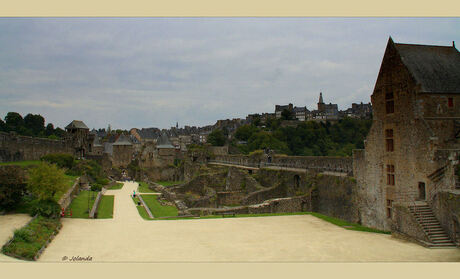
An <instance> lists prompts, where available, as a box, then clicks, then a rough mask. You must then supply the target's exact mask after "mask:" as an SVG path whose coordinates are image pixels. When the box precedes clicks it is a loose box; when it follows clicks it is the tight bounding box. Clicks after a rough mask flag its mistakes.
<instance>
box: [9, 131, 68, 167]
mask: <svg viewBox="0 0 460 279" xmlns="http://www.w3.org/2000/svg"><path fill="white" fill-rule="evenodd" d="M73 151H74V150H73V148H72V142H71V141H70V140H52V139H45V138H35V137H27V136H19V135H16V134H13V133H9V134H8V133H3V132H0V162H11V161H24V160H26V161H27V160H39V159H40V157H42V156H44V155H46V154H50V153H67V154H73Z"/></svg>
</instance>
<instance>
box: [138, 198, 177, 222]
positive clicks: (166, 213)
mask: <svg viewBox="0 0 460 279" xmlns="http://www.w3.org/2000/svg"><path fill="white" fill-rule="evenodd" d="M142 199H143V200H144V202H145V204H146V205H147V206H148V207H149V209H150V212H152V214H153V216H155V218H158V217H170V216H177V214H178V210H177V208H176V207H175V206H171V205H161V204H160V202H159V201H158V196H156V195H142Z"/></svg>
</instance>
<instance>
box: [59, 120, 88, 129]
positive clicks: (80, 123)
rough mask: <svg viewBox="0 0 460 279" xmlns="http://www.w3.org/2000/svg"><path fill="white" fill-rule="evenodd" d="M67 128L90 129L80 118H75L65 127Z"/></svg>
mask: <svg viewBox="0 0 460 279" xmlns="http://www.w3.org/2000/svg"><path fill="white" fill-rule="evenodd" d="M65 128H66V129H88V130H89V128H88V126H86V125H85V123H83V121H80V120H74V121H72V122H70V124H69V125H67V126H66V127H65Z"/></svg>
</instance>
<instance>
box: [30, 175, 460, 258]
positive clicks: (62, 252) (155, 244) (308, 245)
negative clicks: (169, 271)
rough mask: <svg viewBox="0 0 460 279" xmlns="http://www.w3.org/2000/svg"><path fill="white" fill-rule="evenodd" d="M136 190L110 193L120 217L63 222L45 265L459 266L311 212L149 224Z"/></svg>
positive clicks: (435, 252) (440, 253)
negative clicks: (82, 261) (77, 261)
mask: <svg viewBox="0 0 460 279" xmlns="http://www.w3.org/2000/svg"><path fill="white" fill-rule="evenodd" d="M136 188H137V183H133V182H127V183H125V185H124V187H123V188H122V189H120V190H109V191H107V193H106V195H114V196H115V206H114V218H113V219H99V220H90V219H71V218H64V219H62V222H63V228H62V229H61V231H60V233H59V234H58V235H57V237H56V238H55V239H54V240H53V241H52V243H51V244H50V245H49V246H48V248H47V249H46V250H45V252H44V253H43V254H42V256H41V257H40V258H39V261H41V262H62V261H66V260H67V261H68V259H70V258H72V257H82V258H85V257H88V256H89V257H91V258H92V261H93V262H395V261H396V262H440V261H451V262H459V261H460V251H459V249H428V248H424V247H422V246H419V245H417V244H414V243H411V242H407V241H403V240H399V239H395V238H392V237H391V236H390V235H386V234H379V233H369V232H359V231H351V230H346V229H343V228H340V227H338V226H335V225H333V224H330V223H328V222H325V221H323V220H320V219H318V218H316V217H314V216H311V215H294V216H271V217H258V218H250V217H249V218H223V219H196V220H193V219H192V220H150V221H147V220H144V219H142V217H141V216H140V215H139V213H138V211H137V209H136V207H135V205H134V203H133V201H132V199H131V196H130V195H131V193H132V192H133V190H135V189H136ZM65 257H66V258H65ZM63 259H65V260H63Z"/></svg>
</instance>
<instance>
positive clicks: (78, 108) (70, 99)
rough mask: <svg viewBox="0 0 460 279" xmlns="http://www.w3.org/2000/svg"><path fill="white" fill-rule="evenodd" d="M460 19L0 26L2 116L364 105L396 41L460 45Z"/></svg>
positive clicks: (225, 112)
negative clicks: (389, 45) (321, 103)
mask: <svg viewBox="0 0 460 279" xmlns="http://www.w3.org/2000/svg"><path fill="white" fill-rule="evenodd" d="M459 23H460V20H459V19H457V18H454V19H451V18H443V19H423V18H422V19H420V18H415V19H398V18H378V19H372V18H131V19H130V18H119V19H116V18H101V19H97V18H96V19H94V18H40V19H20V18H1V19H0V30H2V32H0V45H2V51H1V52H0V99H1V100H2V102H1V103H0V115H3V116H4V115H6V113H7V112H8V111H18V112H21V113H28V112H33V113H41V114H42V115H43V116H44V117H45V118H46V120H47V121H50V122H53V123H54V124H55V125H58V126H65V125H67V124H68V122H70V121H71V120H72V119H80V120H84V121H85V123H87V125H89V126H91V127H107V125H108V124H109V123H110V124H112V126H113V127H116V128H130V127H138V128H140V127H151V126H157V127H160V128H166V127H170V126H172V125H175V123H176V121H178V122H179V123H180V124H181V125H182V124H184V125H207V124H213V123H215V121H216V120H218V119H227V118H232V117H242V118H244V117H245V116H246V115H247V114H249V113H255V112H272V111H273V110H274V106H275V104H287V103H293V104H294V105H297V106H304V105H307V107H308V108H309V109H314V108H315V107H316V102H317V100H318V94H319V92H320V91H322V92H323V95H324V98H325V101H326V102H333V103H338V104H339V108H341V109H345V108H347V107H348V106H350V105H351V103H352V102H361V101H363V102H368V101H369V99H370V95H371V93H372V90H373V86H374V83H375V79H376V76H377V73H378V70H379V67H380V62H381V58H382V56H383V52H384V48H385V46H386V41H387V39H388V36H389V35H392V36H393V39H395V41H398V42H408V43H424V44H444V45H445V44H451V41H452V40H457V41H459V38H458V36H459V33H458V31H457V30H458V27H460V26H459Z"/></svg>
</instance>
